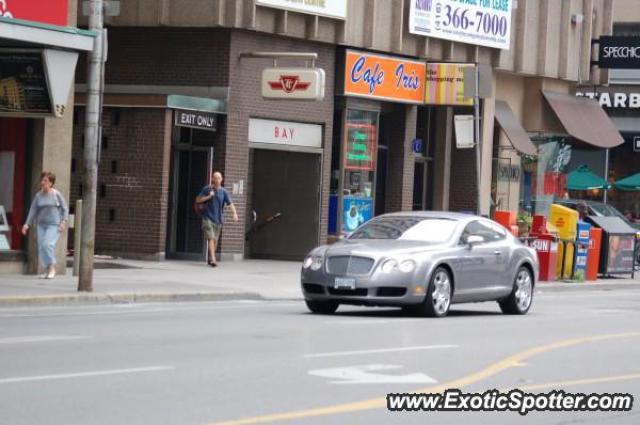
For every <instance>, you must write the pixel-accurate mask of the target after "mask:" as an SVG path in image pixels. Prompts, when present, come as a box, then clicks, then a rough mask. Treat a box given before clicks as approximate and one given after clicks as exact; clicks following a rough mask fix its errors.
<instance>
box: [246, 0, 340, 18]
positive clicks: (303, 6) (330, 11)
mask: <svg viewBox="0 0 640 425" xmlns="http://www.w3.org/2000/svg"><path fill="white" fill-rule="evenodd" d="M347 1H348V0H304V1H303V0H256V5H258V6H266V7H275V8H276V9H284V10H292V11H295V12H301V13H309V14H311V15H319V16H326V17H329V18H336V19H347Z"/></svg>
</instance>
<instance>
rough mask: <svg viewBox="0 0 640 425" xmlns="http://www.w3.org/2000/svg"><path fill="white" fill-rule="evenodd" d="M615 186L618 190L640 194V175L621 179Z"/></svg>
mask: <svg viewBox="0 0 640 425" xmlns="http://www.w3.org/2000/svg"><path fill="white" fill-rule="evenodd" d="M613 185H614V186H615V187H616V189H620V190H628V191H636V192H640V173H637V174H634V175H632V176H628V177H625V178H623V179H620V180H618V181H617V182H615V183H614V184H613Z"/></svg>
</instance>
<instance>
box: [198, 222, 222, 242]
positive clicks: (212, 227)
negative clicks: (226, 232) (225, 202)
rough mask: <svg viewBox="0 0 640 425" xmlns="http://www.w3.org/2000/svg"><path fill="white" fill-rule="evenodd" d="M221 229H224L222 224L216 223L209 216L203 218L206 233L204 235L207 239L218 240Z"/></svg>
mask: <svg viewBox="0 0 640 425" xmlns="http://www.w3.org/2000/svg"><path fill="white" fill-rule="evenodd" d="M220 230H222V224H218V223H214V222H213V221H211V220H209V219H207V218H203V219H202V233H204V237H205V238H206V239H207V240H209V239H213V240H214V241H216V242H218V238H220Z"/></svg>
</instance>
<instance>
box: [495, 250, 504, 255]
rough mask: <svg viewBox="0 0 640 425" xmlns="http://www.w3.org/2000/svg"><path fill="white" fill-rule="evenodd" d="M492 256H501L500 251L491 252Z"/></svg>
mask: <svg viewBox="0 0 640 425" xmlns="http://www.w3.org/2000/svg"><path fill="white" fill-rule="evenodd" d="M493 255H502V251H493Z"/></svg>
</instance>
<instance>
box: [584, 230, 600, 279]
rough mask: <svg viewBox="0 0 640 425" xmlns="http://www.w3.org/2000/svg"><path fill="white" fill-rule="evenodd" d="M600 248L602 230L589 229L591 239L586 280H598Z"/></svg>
mask: <svg viewBox="0 0 640 425" xmlns="http://www.w3.org/2000/svg"><path fill="white" fill-rule="evenodd" d="M601 246H602V229H600V228H598V227H591V237H590V239H589V254H588V255H587V280H597V279H598V268H599V266H600V249H601V248H600V247H601Z"/></svg>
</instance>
